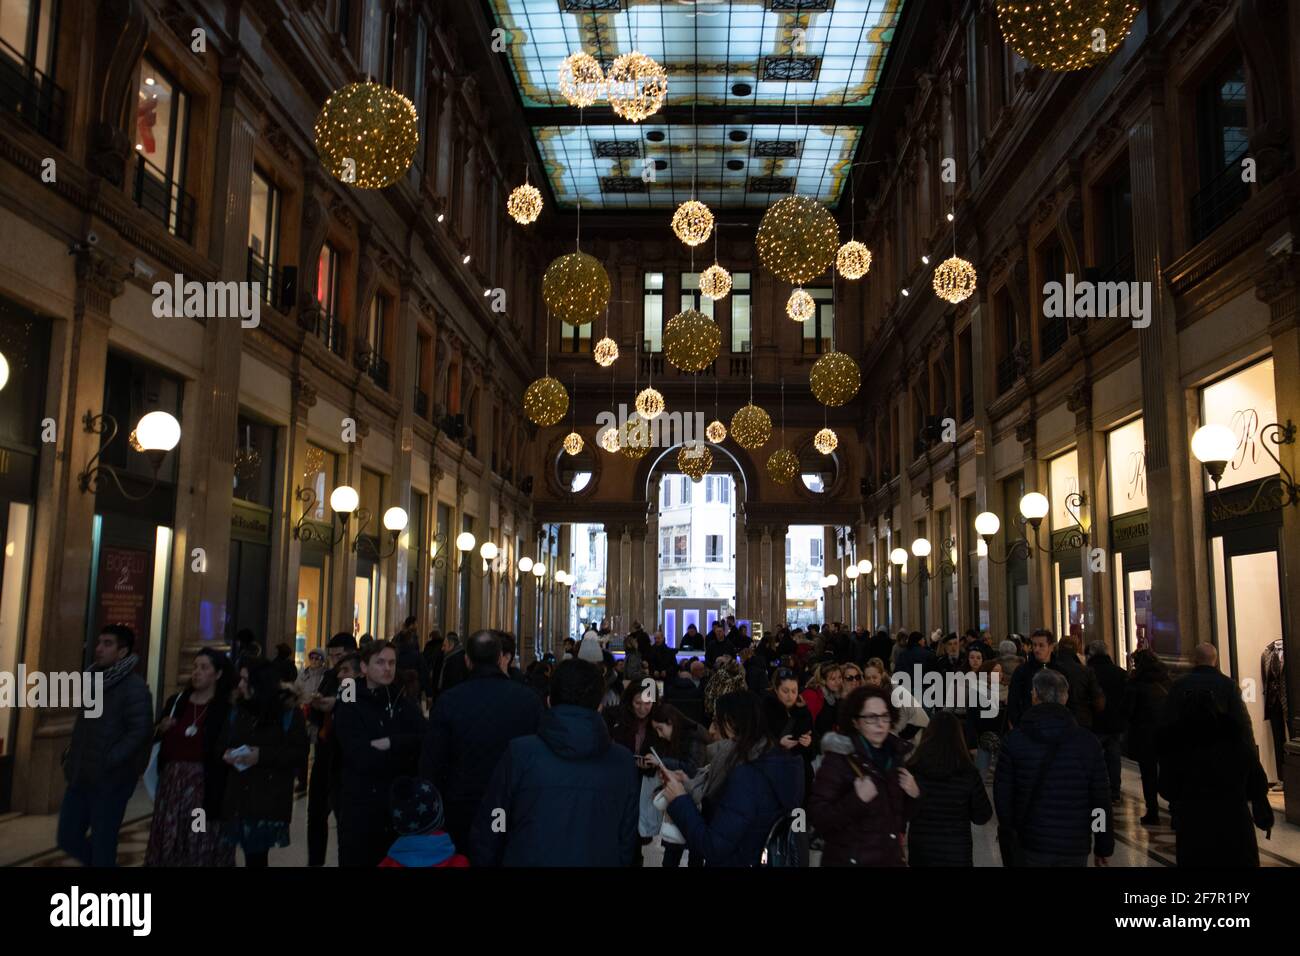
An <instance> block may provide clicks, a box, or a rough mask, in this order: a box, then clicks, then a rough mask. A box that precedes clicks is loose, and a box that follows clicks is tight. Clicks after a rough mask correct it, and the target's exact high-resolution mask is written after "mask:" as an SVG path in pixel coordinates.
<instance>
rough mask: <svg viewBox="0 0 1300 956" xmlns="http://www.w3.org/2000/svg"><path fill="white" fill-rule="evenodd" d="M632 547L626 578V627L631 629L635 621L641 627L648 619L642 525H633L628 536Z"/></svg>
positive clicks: (644, 547)
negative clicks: (629, 568) (630, 566)
mask: <svg viewBox="0 0 1300 956" xmlns="http://www.w3.org/2000/svg"><path fill="white" fill-rule="evenodd" d="M628 541H629V545H630V547H631V549H632V571H631V575H630V577H629V579H628V619H627V624H626V627H627V628H628V629H629V630H631V628H632V623H633V622H634V621H635V622H637V623H639V624H640V625H641V626H642V627H645V626H646V622H647V621H648V620H649V618H648V616H647V614H646V603H645V569H646V554H645V552H646V529H645V527H644V526H643V525H633V526H632V528H631V529H630V532H629V536H628Z"/></svg>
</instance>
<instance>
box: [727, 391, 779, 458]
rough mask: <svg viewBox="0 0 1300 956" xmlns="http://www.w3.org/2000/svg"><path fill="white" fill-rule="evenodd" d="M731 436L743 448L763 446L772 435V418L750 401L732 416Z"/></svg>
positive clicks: (752, 448)
mask: <svg viewBox="0 0 1300 956" xmlns="http://www.w3.org/2000/svg"><path fill="white" fill-rule="evenodd" d="M731 437H732V438H734V439H736V444H737V445H739V446H740V447H741V448H748V449H749V450H750V451H753V450H754V449H756V448H762V447H763V446H764V445H766V444H767V440H768V439H769V438H771V437H772V418H771V416H769V415H768V414H767V412H765V411H763V410H762V409H761V408H759V407H758V406H757V405H755V404H754V403H753V402H750V403H748V404H746V405H744V406H743V407H741V408H740V410H739V411H737V412H736V414H734V415H732V416H731Z"/></svg>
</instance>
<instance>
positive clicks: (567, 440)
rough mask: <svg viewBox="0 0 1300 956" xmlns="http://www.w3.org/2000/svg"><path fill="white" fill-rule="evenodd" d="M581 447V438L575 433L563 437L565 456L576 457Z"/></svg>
mask: <svg viewBox="0 0 1300 956" xmlns="http://www.w3.org/2000/svg"><path fill="white" fill-rule="evenodd" d="M582 446H583V441H582V436H581V435H579V434H578V433H577V432H569V434H567V435H565V436H564V451H565V453H566V454H569V455H576V454H578V452H580V451H582Z"/></svg>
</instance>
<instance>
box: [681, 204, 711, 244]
mask: <svg viewBox="0 0 1300 956" xmlns="http://www.w3.org/2000/svg"><path fill="white" fill-rule="evenodd" d="M673 234H674V235H676V236H677V238H678V239H680V240H681V241H682V242H684V243H686V244H687V245H688V246H698V245H699V244H700V243H701V242H704V241H705V240H707V239H708V238H709V236H711V235H712V234H713V213H711V212H709V207H708V206H706V205H704V203H702V202H700V201H699V200H698V199H688V200H686V202H684V203H682V204H681V205H680V206H678V207H677V211H676V212H675V213H673Z"/></svg>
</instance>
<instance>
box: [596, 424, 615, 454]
mask: <svg viewBox="0 0 1300 956" xmlns="http://www.w3.org/2000/svg"><path fill="white" fill-rule="evenodd" d="M596 441H597V442H599V443H600V447H601V448H603V449H605V451H607V452H609V453H610V454H611V455H612V454H614V453H615V452H617V451H618V449H619V440H618V429H617V428H615V427H614V426H613V425H610V426H609V427H607V428H606V429H605V430H604V431H602V432H601V433H600V434H599V435H597V436H596Z"/></svg>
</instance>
